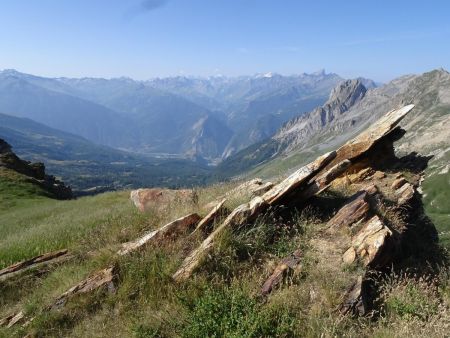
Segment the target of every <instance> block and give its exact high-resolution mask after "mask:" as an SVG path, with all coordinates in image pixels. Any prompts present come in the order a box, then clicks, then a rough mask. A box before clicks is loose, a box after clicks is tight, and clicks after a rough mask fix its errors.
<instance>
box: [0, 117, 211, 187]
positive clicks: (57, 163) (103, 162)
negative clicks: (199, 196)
mask: <svg viewBox="0 0 450 338" xmlns="http://www.w3.org/2000/svg"><path fill="white" fill-rule="evenodd" d="M0 137H2V138H4V139H6V140H7V141H8V142H9V143H10V144H12V145H13V146H14V149H15V151H16V153H17V154H19V156H21V157H23V158H24V159H27V160H31V161H39V162H44V163H45V164H46V166H47V167H48V169H49V170H50V171H51V172H52V173H54V174H55V175H57V176H60V177H62V178H63V179H64V181H66V182H67V183H69V184H70V185H71V186H72V187H73V188H74V190H76V191H77V192H78V193H79V192H80V191H81V190H86V189H92V188H95V187H97V189H99V188H100V189H108V190H110V189H119V188H123V187H141V186H171V187H177V186H190V185H193V184H200V183H202V182H204V181H205V180H207V179H208V177H209V172H210V170H209V169H208V168H206V167H204V166H201V165H198V164H195V163H193V162H190V161H187V160H164V159H155V158H153V159H152V158H147V157H143V156H140V155H138V154H131V153H128V152H124V151H120V150H116V149H113V148H109V147H106V146H101V145H96V144H94V143H92V142H90V141H88V140H86V139H84V138H82V137H79V136H76V135H73V134H69V133H66V132H63V131H60V130H56V129H53V128H50V127H48V126H45V125H43V124H40V123H37V122H35V121H33V120H30V119H26V118H18V117H14V116H9V115H5V114H0Z"/></svg>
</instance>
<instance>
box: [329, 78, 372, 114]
mask: <svg viewBox="0 0 450 338" xmlns="http://www.w3.org/2000/svg"><path fill="white" fill-rule="evenodd" d="M366 92H367V89H366V87H365V86H364V85H363V84H362V82H361V80H360V79H353V80H346V81H343V82H341V83H340V84H338V85H337V86H336V87H334V88H333V90H332V91H331V93H330V98H329V99H328V101H327V103H326V105H329V106H330V108H334V107H339V106H342V108H343V109H345V110H346V109H348V108H349V107H351V106H353V105H354V104H355V103H356V102H357V101H359V100H361V99H362V98H363V97H364V95H365V94H366ZM341 110H342V109H341Z"/></svg>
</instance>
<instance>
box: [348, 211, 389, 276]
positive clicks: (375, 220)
mask: <svg viewBox="0 0 450 338" xmlns="http://www.w3.org/2000/svg"><path fill="white" fill-rule="evenodd" d="M391 236H392V231H391V230H390V229H389V228H388V227H387V226H385V225H384V224H383V222H382V221H381V220H380V218H379V217H378V216H373V217H372V218H371V219H370V220H369V221H367V223H366V224H365V225H364V226H363V227H362V228H361V230H360V231H359V232H358V233H357V234H356V235H355V236H354V237H353V238H352V241H351V246H350V248H349V249H348V250H347V251H346V252H345V253H344V255H343V261H344V263H346V264H351V263H353V261H354V260H355V259H356V258H359V259H360V260H361V261H362V262H363V264H364V265H365V266H372V267H376V266H383V265H384V264H385V263H386V262H387V261H388V260H389V256H390V253H389V252H385V251H386V250H385V249H386V247H387V246H388V241H389V239H390V237H391Z"/></svg>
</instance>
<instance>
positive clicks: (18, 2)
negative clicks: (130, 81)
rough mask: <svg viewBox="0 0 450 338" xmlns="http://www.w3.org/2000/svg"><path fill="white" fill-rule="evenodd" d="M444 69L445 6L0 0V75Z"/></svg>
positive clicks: (372, 74)
mask: <svg viewBox="0 0 450 338" xmlns="http://www.w3.org/2000/svg"><path fill="white" fill-rule="evenodd" d="M438 67H443V68H446V69H447V70H448V69H450V1H431V0H430V1H425V0H422V1H412V0H409V1H404V0H397V1H394V0H391V1H379V0H377V1H376V0H372V1H364V0H359V1H353V0H347V1H345V0H341V1H337V0H336V1H331V0H329V1H321V0H315V1H301V0H297V1H293V0H292V1H291V0H127V1H125V0H0V69H5V68H15V69H17V70H19V71H22V72H28V73H33V74H37V75H44V76H70V77H82V76H95V77H118V76H129V77H132V78H136V79H148V78H152V77H156V76H170V75H180V74H185V75H200V76H208V75H215V74H223V75H241V74H254V73H262V72H268V71H273V72H278V73H282V74H293V73H303V72H313V71H317V70H319V69H322V68H324V69H326V71H328V72H335V73H338V74H340V75H341V76H344V77H356V76H365V77H369V78H372V79H375V80H377V81H388V80H390V79H392V78H394V77H396V76H399V75H403V74H406V73H420V72H424V71H427V70H431V69H434V68H438Z"/></svg>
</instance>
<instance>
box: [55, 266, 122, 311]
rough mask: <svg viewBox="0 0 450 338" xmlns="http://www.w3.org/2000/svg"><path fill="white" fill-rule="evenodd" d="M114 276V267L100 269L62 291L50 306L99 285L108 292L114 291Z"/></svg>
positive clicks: (87, 291) (57, 305) (64, 301)
mask: <svg viewBox="0 0 450 338" xmlns="http://www.w3.org/2000/svg"><path fill="white" fill-rule="evenodd" d="M114 278H115V273H114V267H112V266H111V267H108V268H106V269H103V270H100V271H98V272H96V273H94V274H93V275H91V276H90V277H88V278H86V279H85V280H83V281H81V282H80V283H78V284H77V285H75V286H73V287H71V288H70V289H69V290H67V291H66V292H64V293H63V294H62V295H61V296H59V297H58V298H57V299H56V300H55V302H54V303H53V305H52V306H51V307H50V308H55V307H61V306H63V305H64V304H65V303H66V302H67V300H68V299H69V298H71V297H73V296H76V295H80V294H85V293H89V292H92V291H94V290H97V289H99V288H101V287H106V288H107V289H108V291H109V292H115V285H114Z"/></svg>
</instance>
